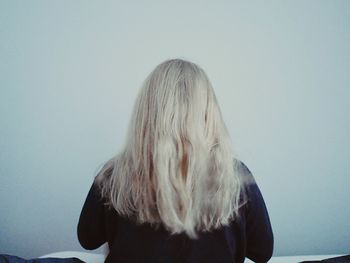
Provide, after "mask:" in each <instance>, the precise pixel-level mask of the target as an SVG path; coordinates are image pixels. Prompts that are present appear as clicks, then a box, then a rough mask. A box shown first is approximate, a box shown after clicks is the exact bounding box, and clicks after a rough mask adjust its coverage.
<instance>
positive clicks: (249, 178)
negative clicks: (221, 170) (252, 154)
mask: <svg viewBox="0 0 350 263" xmlns="http://www.w3.org/2000/svg"><path fill="white" fill-rule="evenodd" d="M233 160H234V169H235V171H236V172H237V175H238V177H239V179H240V181H241V183H242V184H244V185H250V184H256V182H255V179H254V176H253V173H252V172H251V171H250V170H249V168H248V166H247V165H246V164H245V163H244V162H243V161H242V160H240V159H238V158H234V159H233Z"/></svg>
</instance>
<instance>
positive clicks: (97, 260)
mask: <svg viewBox="0 0 350 263" xmlns="http://www.w3.org/2000/svg"><path fill="white" fill-rule="evenodd" d="M340 256H344V255H338V254H335V255H307V256H285V257H272V258H271V259H270V261H269V262H270V263H297V262H300V261H306V260H321V259H325V258H332V257H340ZM47 257H54V258H71V257H76V258H79V259H81V260H82V261H84V262H87V263H103V261H104V259H105V256H104V255H102V254H96V253H88V252H82V251H61V252H55V253H50V254H46V255H43V256H41V257H40V258H47ZM244 262H245V263H253V261H251V260H249V259H246V260H245V261H244Z"/></svg>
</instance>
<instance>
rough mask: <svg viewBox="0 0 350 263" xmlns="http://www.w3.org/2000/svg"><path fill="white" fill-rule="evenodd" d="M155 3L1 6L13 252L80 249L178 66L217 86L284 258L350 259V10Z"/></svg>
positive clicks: (7, 247) (0, 164)
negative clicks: (83, 219) (153, 85)
mask: <svg viewBox="0 0 350 263" xmlns="http://www.w3.org/2000/svg"><path fill="white" fill-rule="evenodd" d="M140 2H141V1H138V2H136V1H134V2H133V1H128V2H127V1H123V2H121V1H120V2H117V1H113V2H112V1H94V2H92V1H91V2H88V1H68V0H66V1H1V2H0V67H1V68H0V87H1V96H0V118H1V119H0V123H1V129H0V138H1V139H0V148H1V151H0V176H1V177H0V253H1V254H2V253H7V254H13V255H17V256H22V257H28V258H29V257H36V256H39V255H42V254H45V253H49V252H53V251H60V250H80V249H81V248H80V246H79V244H78V241H77V237H76V225H77V221H78V217H79V214H80V210H81V207H82V204H83V202H84V200H85V197H86V194H87V191H88V189H89V187H90V185H91V183H92V179H93V176H94V174H95V172H96V171H97V169H98V168H99V166H100V165H101V164H102V163H103V162H104V161H105V160H107V158H109V157H110V156H112V155H113V154H114V153H116V152H117V151H118V150H119V149H120V147H121V146H122V144H123V141H124V138H125V136H126V129H127V125H128V123H129V117H130V113H131V109H132V106H133V103H134V100H135V98H136V94H137V91H138V89H139V87H140V85H141V82H142V81H143V79H144V78H145V77H146V75H147V74H148V73H149V72H150V71H151V70H152V69H153V68H154V67H155V66H156V65H157V64H159V63H161V62H162V61H164V60H165V59H167V58H175V57H180V58H184V59H188V60H191V61H193V62H195V63H198V64H199V65H200V66H202V67H203V68H204V69H205V70H206V72H207V74H208V76H209V78H210V79H211V81H212V83H213V86H214V89H215V91H216V94H217V97H218V99H219V103H220V105H221V109H222V112H223V114H224V118H225V121H226V123H227V126H228V128H229V130H230V132H231V135H232V138H233V141H234V142H235V145H236V147H237V151H238V152H239V153H240V156H241V159H242V161H243V162H245V163H246V165H247V166H248V167H249V168H250V170H251V171H252V172H253V174H254V175H255V178H256V180H257V182H258V184H259V186H260V188H261V190H262V192H263V195H264V197H265V201H266V203H267V206H268V209H269V212H270V217H271V221H272V224H273V230H274V234H275V252H274V255H294V254H327V253H350V251H349V244H350V220H349V218H350V208H349V204H348V202H349V200H350V193H349V185H350V172H349V169H348V165H349V156H350V141H349V137H348V135H349V134H350V121H349V120H350V119H349V114H350V109H349V106H348V105H347V103H349V99H350V91H349V83H350V72H349V69H350V48H349V47H350V2H349V1H339V0H337V1H277V0H276V1H252V2H251V1H250V2H249V3H248V2H247V1H240V2H231V1H207V2H203V1H173V2H170V1H160V0H159V1H152V2H150V1H143V2H141V3H140ZM175 2H176V3H175ZM99 251H101V250H99Z"/></svg>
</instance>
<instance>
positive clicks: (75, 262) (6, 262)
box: [0, 254, 85, 263]
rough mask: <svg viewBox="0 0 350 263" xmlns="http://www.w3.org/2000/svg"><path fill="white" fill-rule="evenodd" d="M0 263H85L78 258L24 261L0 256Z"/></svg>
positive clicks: (8, 256) (18, 258)
mask: <svg viewBox="0 0 350 263" xmlns="http://www.w3.org/2000/svg"><path fill="white" fill-rule="evenodd" d="M0 263H85V262H84V261H82V260H80V259H79V258H33V259H24V258H20V257H17V256H11V255H6V254H3V255H0Z"/></svg>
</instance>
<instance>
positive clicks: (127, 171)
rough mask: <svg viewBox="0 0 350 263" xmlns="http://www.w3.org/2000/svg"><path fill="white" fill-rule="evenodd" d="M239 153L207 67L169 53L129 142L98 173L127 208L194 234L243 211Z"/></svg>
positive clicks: (105, 191)
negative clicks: (232, 145) (241, 205)
mask: <svg viewBox="0 0 350 263" xmlns="http://www.w3.org/2000/svg"><path fill="white" fill-rule="evenodd" d="M234 160H235V154H234V151H233V149H232V147H231V140H230V137H229V134H228V132H227V129H226V126H225V124H224V122H223V119H222V114H221V111H220V108H219V106H218V103H217V99H216V97H215V94H214V91H213V88H212V85H211V83H210V81H209V79H208V77H207V75H206V73H205V72H204V70H203V69H202V68H201V67H199V66H198V65H196V64H194V63H192V62H189V61H186V60H182V59H170V60H166V61H165V62H163V63H161V64H160V65H158V66H157V67H156V68H155V69H154V70H153V71H152V72H151V73H150V75H149V76H148V77H147V78H146V79H145V81H144V83H143V85H142V88H141V90H140V92H139V95H138V97H137V100H136V103H135V106H134V110H133V114H132V118H131V122H130V126H129V132H128V136H127V140H126V143H125V147H124V149H123V150H122V151H121V152H120V153H119V154H117V155H116V156H114V157H113V158H111V159H110V160H109V161H108V162H107V163H106V164H105V165H104V166H103V168H102V169H101V170H100V171H99V173H98V176H97V177H96V179H97V180H96V181H97V182H98V183H99V185H100V187H101V190H102V195H103V196H104V197H106V198H107V200H108V202H109V204H110V205H111V206H112V207H114V209H115V210H116V211H117V212H118V213H119V214H120V215H125V216H134V217H136V219H137V222H138V223H144V222H148V223H150V224H154V225H156V226H157V225H159V223H162V224H163V226H165V227H166V228H167V229H168V230H169V231H170V232H171V233H173V234H174V233H181V232H183V231H185V232H186V233H187V234H188V235H189V236H190V237H192V238H195V237H197V235H196V232H197V231H208V230H212V229H215V228H218V227H220V226H221V225H227V224H229V223H230V221H231V220H234V219H235V218H236V217H237V216H238V207H239V196H240V189H241V187H240V180H239V179H238V175H237V174H236V172H235V169H234Z"/></svg>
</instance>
